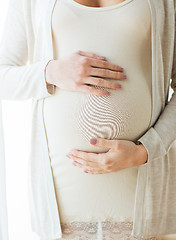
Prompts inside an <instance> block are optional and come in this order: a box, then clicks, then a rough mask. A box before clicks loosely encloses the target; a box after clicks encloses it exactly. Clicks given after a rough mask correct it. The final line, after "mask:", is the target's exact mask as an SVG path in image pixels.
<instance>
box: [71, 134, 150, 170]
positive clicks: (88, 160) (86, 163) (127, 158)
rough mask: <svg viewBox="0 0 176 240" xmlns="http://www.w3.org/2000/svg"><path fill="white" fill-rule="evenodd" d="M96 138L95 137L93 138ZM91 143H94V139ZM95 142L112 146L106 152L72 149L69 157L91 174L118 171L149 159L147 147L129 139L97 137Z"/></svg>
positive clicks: (108, 146) (102, 145)
mask: <svg viewBox="0 0 176 240" xmlns="http://www.w3.org/2000/svg"><path fill="white" fill-rule="evenodd" d="M93 139H94V138H93ZM93 139H92V140H91V141H90V143H91V144H93V142H94V140H93ZM96 139H97V142H96V143H95V144H93V145H94V146H97V147H106V148H110V149H109V151H108V152H106V153H90V152H84V151H80V150H76V149H72V150H71V151H69V153H68V155H67V156H68V157H70V158H71V160H73V161H74V162H75V164H74V165H75V166H78V167H80V168H82V169H83V170H84V171H85V172H87V173H90V174H103V173H110V172H117V171H120V170H122V169H125V168H130V167H134V166H138V165H142V164H144V163H145V162H146V161H147V159H148V153H147V150H146V149H145V147H144V146H143V145H142V144H140V145H136V144H135V143H134V142H132V141H128V140H108V139H104V138H96Z"/></svg>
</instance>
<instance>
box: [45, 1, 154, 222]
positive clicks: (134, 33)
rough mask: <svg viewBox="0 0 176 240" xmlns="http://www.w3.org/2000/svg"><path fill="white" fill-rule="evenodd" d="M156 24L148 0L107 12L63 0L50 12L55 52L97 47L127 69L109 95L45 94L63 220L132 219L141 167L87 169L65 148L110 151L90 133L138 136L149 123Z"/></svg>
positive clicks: (56, 55) (57, 55) (95, 50)
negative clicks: (105, 171) (111, 170)
mask: <svg viewBox="0 0 176 240" xmlns="http://www.w3.org/2000/svg"><path fill="white" fill-rule="evenodd" d="M116 2H117V1H116ZM81 3H83V1H81ZM84 3H85V2H84ZM102 24H103V27H102ZM150 26H151V22H150V10H149V6H148V2H147V0H131V1H130V0H128V1H126V4H120V5H119V6H116V7H113V8H112V7H110V8H109V7H108V9H107V8H106V10H105V9H102V8H96V9H95V8H90V7H86V6H83V5H80V4H78V3H76V2H75V1H73V0H57V3H56V5H55V8H54V11H53V15H52V33H53V34H52V36H53V50H54V52H53V53H54V58H55V59H59V58H62V57H65V56H68V55H70V54H72V53H73V52H75V51H78V50H82V51H88V52H93V53H96V54H98V55H102V56H106V58H107V60H108V61H110V62H112V63H114V64H118V65H120V66H122V67H123V68H124V69H125V74H126V75H127V79H126V80H125V81H123V82H121V84H122V88H121V89H120V90H115V89H108V91H109V92H110V95H109V96H103V97H101V96H95V95H93V94H86V93H83V92H79V91H67V90H63V89H60V88H57V87H56V92H55V94H54V95H53V96H52V97H49V98H45V99H44V122H45V127H46V135H47V138H48V146H49V155H50V158H51V166H52V170H53V176H54V182H55V187H56V195H57V199H58V206H59V213H60V217H61V222H65V221H67V220H70V221H71V220H78V221H84V220H85V221H91V220H93V219H94V220H95V219H99V220H105V219H108V218H110V219H115V220H118V219H119V218H121V217H122V218H123V217H131V218H132V217H133V207H134V200H135V190H136V181H137V174H138V168H137V167H133V168H128V169H124V170H121V171H118V172H115V173H108V174H93V175H89V174H86V173H84V172H83V171H82V169H80V168H78V167H75V166H73V165H72V161H71V160H70V159H68V158H67V157H66V154H67V153H68V151H69V150H70V149H72V148H75V149H79V150H82V151H88V152H93V153H100V152H106V151H108V150H109V149H108V148H101V147H95V146H92V145H91V144H90V143H89V140H90V138H91V137H102V138H106V139H127V140H132V141H135V140H137V139H138V138H139V137H140V136H142V135H143V134H144V132H145V131H146V130H147V129H148V127H149V123H150V119H151V102H152V101H151V83H152V58H151V28H150ZM107 80H109V81H116V82H119V80H114V79H107ZM78 196H79V197H78Z"/></svg>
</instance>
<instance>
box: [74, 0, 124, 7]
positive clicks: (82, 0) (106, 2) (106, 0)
mask: <svg viewBox="0 0 176 240" xmlns="http://www.w3.org/2000/svg"><path fill="white" fill-rule="evenodd" d="M74 1H75V2H77V3H79V4H82V5H85V6H88V7H106V6H112V5H115V4H118V3H121V2H124V0H94V1H90V0H74Z"/></svg>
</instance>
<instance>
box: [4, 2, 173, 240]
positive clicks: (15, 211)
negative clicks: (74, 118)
mask: <svg viewBox="0 0 176 240" xmlns="http://www.w3.org/2000/svg"><path fill="white" fill-rule="evenodd" d="M0 3H1V8H0V38H1V37H2V32H3V28H4V23H5V18H6V14H7V8H8V4H9V1H8V0H6V1H3V0H0ZM171 93H172V91H171V92H170V96H171ZM2 111H3V126H4V135H5V155H6V176H7V204H8V218H9V238H10V240H17V239H18V240H39V237H38V236H37V235H36V234H35V233H34V232H32V230H31V224H30V215H29V205H28V196H27V161H28V159H27V157H28V151H29V136H30V127H31V126H30V122H29V119H30V116H31V100H27V101H9V100H8V101H7V100H6V101H5V100H3V101H2Z"/></svg>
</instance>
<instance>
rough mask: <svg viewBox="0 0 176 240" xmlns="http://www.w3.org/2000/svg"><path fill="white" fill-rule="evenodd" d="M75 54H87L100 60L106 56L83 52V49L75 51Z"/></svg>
mask: <svg viewBox="0 0 176 240" xmlns="http://www.w3.org/2000/svg"><path fill="white" fill-rule="evenodd" d="M77 54H79V55H81V56H87V57H90V58H97V59H101V60H106V57H104V56H99V55H97V54H95V53H91V52H85V51H81V50H79V51H77Z"/></svg>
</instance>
